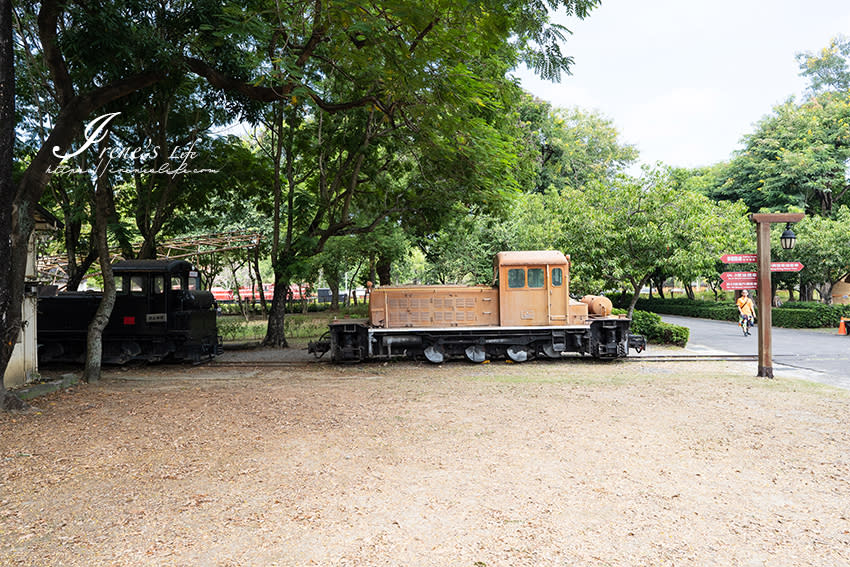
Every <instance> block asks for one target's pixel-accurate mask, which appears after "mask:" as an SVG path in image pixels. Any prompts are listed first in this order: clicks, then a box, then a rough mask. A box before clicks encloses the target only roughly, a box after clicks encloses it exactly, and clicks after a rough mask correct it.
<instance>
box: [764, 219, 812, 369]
mask: <svg viewBox="0 0 850 567" xmlns="http://www.w3.org/2000/svg"><path fill="white" fill-rule="evenodd" d="M804 216H805V215H803V213H765V214H753V215H750V220H751V221H753V222H754V223H756V256H757V260H758V278H757V282H758V283H757V285H758V294H759V303H758V314H757V316H758V319H759V324H758V327H759V329H758V337H759V366H758V374H756V376H763V377H765V378H773V357H772V353H771V327H772V325H773V315H772V313H771V307H772V304H771V301H770V299H771V297H770V296H771V292H772V290H771V285H770V262H771V260H770V223H773V222H782V223H788V222H798V221H800V220H802V218H803V217H804Z"/></svg>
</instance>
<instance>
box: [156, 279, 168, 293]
mask: <svg viewBox="0 0 850 567" xmlns="http://www.w3.org/2000/svg"><path fill="white" fill-rule="evenodd" d="M164 291H165V279H164V278H163V277H162V276H154V278H153V292H154V293H162V292H164Z"/></svg>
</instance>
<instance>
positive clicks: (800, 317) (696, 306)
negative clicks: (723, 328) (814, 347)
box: [637, 298, 850, 329]
mask: <svg viewBox="0 0 850 567" xmlns="http://www.w3.org/2000/svg"><path fill="white" fill-rule="evenodd" d="M637 306H638V308H639V309H641V310H645V311H651V312H652V313H663V314H667V315H681V316H684V317H698V318H700V319H715V320H719V321H737V320H738V309H737V307H735V303H734V302H731V301H723V302H714V301H701V300H692V299H687V298H676V299H651V300H650V299H645V298H642V299H639V300H638V303H637ZM841 317H850V305H825V304H823V303H818V302H811V301H810V302H787V303H785V304H783V305H782V307H773V308H772V309H771V319H772V320H773V325H774V326H776V327H793V328H804V329H816V328H822V327H828V328H829V327H832V328H838V324H839V323H840V321H841Z"/></svg>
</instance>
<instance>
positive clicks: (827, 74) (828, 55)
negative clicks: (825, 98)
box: [797, 35, 850, 93]
mask: <svg viewBox="0 0 850 567" xmlns="http://www.w3.org/2000/svg"><path fill="white" fill-rule="evenodd" d="M848 57H850V39H848V38H846V37H844V36H841V35H839V36H837V37H834V38H832V39H831V40H830V42H829V45H827V46H826V47H824V48H823V49H821V50H820V51H819V52H817V53H813V52H810V51H806V52H804V53H798V54H797V63H798V64H799V65H800V75H801V76H803V77H806V78H807V79H809V88H810V89H811V90H812V92H814V93H819V92H823V91H827V90H832V91H848V90H850V66H848V62H847V59H848Z"/></svg>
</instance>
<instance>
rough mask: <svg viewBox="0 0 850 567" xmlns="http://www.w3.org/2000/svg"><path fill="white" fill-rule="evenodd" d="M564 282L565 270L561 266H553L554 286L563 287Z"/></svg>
mask: <svg viewBox="0 0 850 567" xmlns="http://www.w3.org/2000/svg"><path fill="white" fill-rule="evenodd" d="M562 283H564V271H563V270H561V268H552V287H561V284H562Z"/></svg>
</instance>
